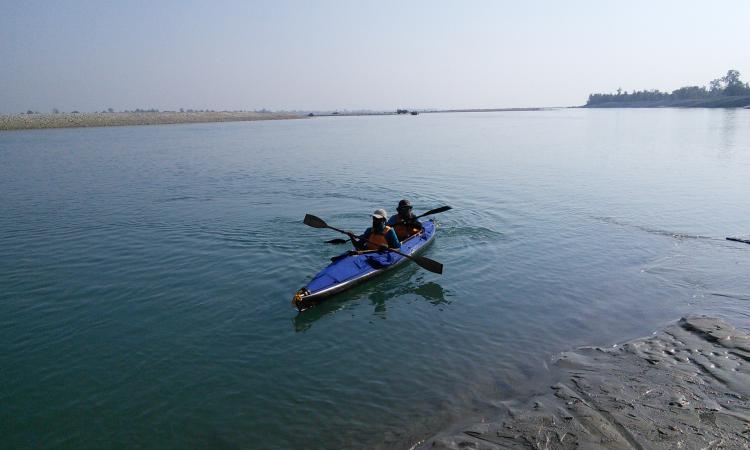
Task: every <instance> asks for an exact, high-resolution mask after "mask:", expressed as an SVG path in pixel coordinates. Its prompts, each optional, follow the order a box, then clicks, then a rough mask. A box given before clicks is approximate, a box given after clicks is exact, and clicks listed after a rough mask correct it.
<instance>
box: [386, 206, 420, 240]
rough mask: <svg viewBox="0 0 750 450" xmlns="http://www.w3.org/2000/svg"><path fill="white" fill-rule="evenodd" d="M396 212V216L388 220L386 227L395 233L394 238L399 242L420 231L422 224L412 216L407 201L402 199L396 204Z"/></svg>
mask: <svg viewBox="0 0 750 450" xmlns="http://www.w3.org/2000/svg"><path fill="white" fill-rule="evenodd" d="M396 211H398V214H396V215H395V216H393V217H391V218H390V219H389V220H388V225H390V226H392V227H393V229H394V230H395V231H396V237H398V238H399V240H402V241H403V240H404V239H406V238H408V237H409V236H413V235H415V234H417V233H419V232H420V231H421V230H422V223H421V222H420V221H419V220H418V219H417V218H416V217H415V216H414V213H413V212H412V207H411V202H410V201H409V200H406V199H404V200H401V201H400V202H398V207H397V208H396Z"/></svg>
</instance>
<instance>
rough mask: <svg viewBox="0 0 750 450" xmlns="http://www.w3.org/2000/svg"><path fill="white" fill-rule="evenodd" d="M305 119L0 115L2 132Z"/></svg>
mask: <svg viewBox="0 0 750 450" xmlns="http://www.w3.org/2000/svg"><path fill="white" fill-rule="evenodd" d="M302 117H303V116H300V115H297V114H284V113H258V112H138V113H135V112H133V113H127V112H115V113H80V114H78V113H76V114H74V113H61V114H10V115H0V131H3V130H32V129H39V128H76V127H113V126H124V125H158V124H173V123H204V122H243V121H252V120H277V119H299V118H302Z"/></svg>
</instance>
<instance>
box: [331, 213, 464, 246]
mask: <svg viewBox="0 0 750 450" xmlns="http://www.w3.org/2000/svg"><path fill="white" fill-rule="evenodd" d="M450 209H453V208H452V207H450V206H441V207H440V208H435V209H431V210H429V211H427V212H426V213H424V214H420V215H418V216H417V217H415V218H414V219H419V218H420V217H424V216H431V215H433V214H438V213H441V212H445V211H448V210H450ZM347 242H348V241H347V240H346V239H341V238H336V239H330V240H327V241H325V243H326V244H346V243H347Z"/></svg>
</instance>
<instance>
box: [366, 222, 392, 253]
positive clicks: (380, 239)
mask: <svg viewBox="0 0 750 450" xmlns="http://www.w3.org/2000/svg"><path fill="white" fill-rule="evenodd" d="M389 231H391V227H389V226H388V225H386V227H385V229H384V230H383V234H377V233H375V230H373V231H372V233H370V238H369V240H370V242H367V243H366V244H365V248H366V249H367V250H378V249H379V247H380V246H381V245H385V246H386V247H390V245H388V239H386V238H385V235H386V234H388V232H389Z"/></svg>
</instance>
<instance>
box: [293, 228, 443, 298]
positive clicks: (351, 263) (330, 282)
mask: <svg viewBox="0 0 750 450" xmlns="http://www.w3.org/2000/svg"><path fill="white" fill-rule="evenodd" d="M422 225H423V229H422V231H421V232H420V233H418V234H416V235H414V236H411V237H410V238H408V239H405V240H404V241H403V242H402V243H401V249H400V251H401V252H402V253H405V254H407V255H409V256H414V255H417V254H419V253H421V252H422V251H424V250H425V249H426V248H427V246H429V245H430V244H431V243H432V242H433V241H434V240H435V231H436V228H437V227H436V224H435V222H434V221H432V220H430V221H426V222H424V223H423V224H422ZM407 261H409V259H408V258H405V257H403V256H400V255H397V254H396V253H393V252H372V253H364V254H356V255H349V254H348V252H347V253H344V254H342V255H339V256H337V257H335V258H333V262H331V264H329V265H328V266H327V267H326V268H325V269H323V270H321V271H320V272H318V274H316V275H315V276H314V277H313V279H312V280H311V281H310V282H309V283H308V284H307V285H305V286H304V287H303V288H301V289H300V290H299V291H297V293H296V294H295V296H294V299H292V305H294V307H296V308H297V309H298V310H299V311H304V310H306V309H309V308H311V307H313V306H315V305H317V304H319V303H320V302H322V301H323V300H325V299H327V298H329V297H331V296H332V295H335V294H338V293H339V292H342V291H345V290H347V289H350V288H352V287H354V286H357V285H359V284H362V283H364V282H366V281H368V280H370V279H372V278H374V277H376V276H378V275H381V274H383V273H385V272H387V271H389V270H392V269H395V268H396V267H399V266H401V265H403V264H404V263H406V262H407Z"/></svg>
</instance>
